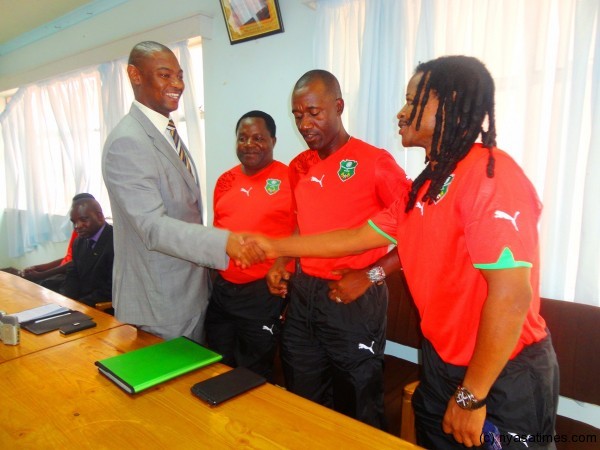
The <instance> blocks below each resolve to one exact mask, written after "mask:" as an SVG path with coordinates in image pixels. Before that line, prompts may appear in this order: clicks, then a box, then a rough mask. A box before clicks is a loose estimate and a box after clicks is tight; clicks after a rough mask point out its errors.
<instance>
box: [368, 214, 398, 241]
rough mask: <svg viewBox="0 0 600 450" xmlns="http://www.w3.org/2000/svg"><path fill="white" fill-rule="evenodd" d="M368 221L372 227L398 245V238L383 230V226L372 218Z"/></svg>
mask: <svg viewBox="0 0 600 450" xmlns="http://www.w3.org/2000/svg"><path fill="white" fill-rule="evenodd" d="M368 223H369V225H370V226H371V228H373V229H374V230H375V231H377V232H378V233H379V234H380V235H382V236H383V237H384V238H386V239H387V240H389V241H391V242H392V243H393V244H394V245H398V241H396V239H394V238H393V237H392V236H390V235H389V234H387V233H386V232H385V231H383V230H382V229H381V228H379V227H378V226H377V225H375V224H374V223H373V221H372V220H369V221H368Z"/></svg>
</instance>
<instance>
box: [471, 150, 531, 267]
mask: <svg viewBox="0 0 600 450" xmlns="http://www.w3.org/2000/svg"><path fill="white" fill-rule="evenodd" d="M472 171H473V172H472V174H471V175H472V178H473V179H474V180H475V181H474V183H473V184H469V185H467V186H465V187H464V192H461V193H460V194H461V195H460V198H461V202H460V206H459V208H460V214H461V216H462V217H463V221H464V223H465V241H466V245H467V249H468V252H469V255H470V256H471V260H472V263H473V266H474V267H476V268H478V269H508V268H514V267H531V266H532V265H533V264H534V262H535V261H536V260H537V254H538V232H537V224H538V220H539V216H540V213H541V203H540V201H539V199H538V197H537V193H536V192H535V188H534V187H533V185H532V184H531V182H530V181H529V180H528V179H527V177H526V175H525V174H524V173H523V171H522V169H521V168H520V167H519V166H518V165H517V164H516V163H515V162H514V161H513V160H512V159H510V157H508V156H507V155H500V154H498V155H496V164H495V171H494V172H495V173H494V177H492V178H488V177H487V176H486V174H485V169H484V168H483V167H482V166H481V165H478V166H475V167H474V168H473V169H472Z"/></svg>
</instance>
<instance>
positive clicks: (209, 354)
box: [95, 337, 223, 394]
mask: <svg viewBox="0 0 600 450" xmlns="http://www.w3.org/2000/svg"><path fill="white" fill-rule="evenodd" d="M222 358H223V357H222V356H221V355H220V354H218V353H216V352H213V351H212V350H209V349H207V348H206V347H203V346H202V345H200V344H198V343H197V342H195V341H193V340H191V339H188V338H186V337H178V338H175V339H171V340H168V341H164V342H160V343H158V344H154V345H149V346H148V347H144V348H140V349H137V350H133V351H131V352H127V353H123V354H121V355H117V356H112V357H110V358H106V359H102V360H100V361H96V362H95V364H96V366H98V371H99V372H100V373H101V374H103V375H104V376H106V377H108V378H109V379H110V380H111V381H112V382H114V383H115V384H116V385H117V386H119V387H120V388H121V389H123V390H124V391H125V392H128V393H129V394H137V393H138V392H141V391H143V390H144V389H148V388H150V387H152V386H156V385H157V384H160V383H163V382H165V381H167V380H170V379H172V378H175V377H177V376H179V375H183V374H185V373H188V372H191V371H192V370H195V369H199V368H201V367H205V366H208V365H209V364H213V363H215V362H217V361H220V360H221V359H222Z"/></svg>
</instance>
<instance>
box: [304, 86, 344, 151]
mask: <svg viewBox="0 0 600 450" xmlns="http://www.w3.org/2000/svg"><path fill="white" fill-rule="evenodd" d="M343 111H344V101H343V100H342V99H341V98H336V96H335V94H334V93H333V92H331V91H328V90H327V88H326V86H325V84H324V83H323V82H322V81H320V80H318V79H317V80H313V81H309V82H308V83H306V84H304V85H302V86H300V87H298V88H296V89H295V90H294V92H293V94H292V114H294V119H295V121H296V127H298V131H299V132H300V134H301V135H302V137H303V138H304V141H305V142H306V144H307V145H308V147H309V148H310V149H312V150H317V151H318V152H319V154H321V156H323V155H325V156H326V155H329V154H331V153H333V152H334V151H335V150H337V149H339V148H340V147H341V146H342V145H344V144H345V143H346V141H347V140H348V136H347V134H346V132H345V130H344V127H343V126H342V118H341V115H342V112H343Z"/></svg>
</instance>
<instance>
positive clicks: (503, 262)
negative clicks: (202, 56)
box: [473, 247, 533, 269]
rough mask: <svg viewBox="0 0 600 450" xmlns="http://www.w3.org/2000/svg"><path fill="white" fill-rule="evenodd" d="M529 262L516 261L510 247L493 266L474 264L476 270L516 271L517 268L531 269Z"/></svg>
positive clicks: (505, 249) (503, 251)
mask: <svg viewBox="0 0 600 450" xmlns="http://www.w3.org/2000/svg"><path fill="white" fill-rule="evenodd" d="M531 266H533V264H531V263H530V262H527V261H515V257H514V256H513V254H512V252H511V251H510V249H509V248H508V247H504V250H502V253H501V254H500V258H498V261H496V262H495V263H491V264H473V267H475V268H476V269H514V268H515V267H531Z"/></svg>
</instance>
